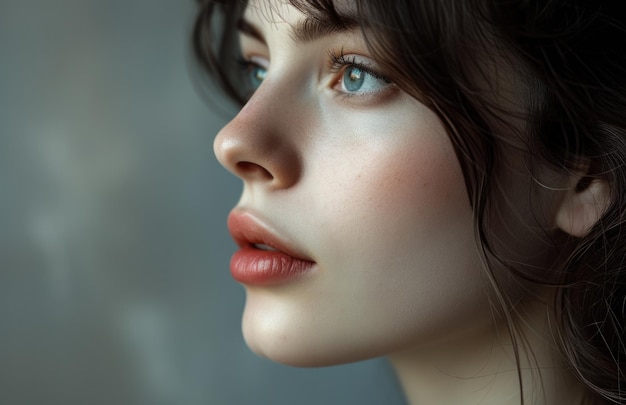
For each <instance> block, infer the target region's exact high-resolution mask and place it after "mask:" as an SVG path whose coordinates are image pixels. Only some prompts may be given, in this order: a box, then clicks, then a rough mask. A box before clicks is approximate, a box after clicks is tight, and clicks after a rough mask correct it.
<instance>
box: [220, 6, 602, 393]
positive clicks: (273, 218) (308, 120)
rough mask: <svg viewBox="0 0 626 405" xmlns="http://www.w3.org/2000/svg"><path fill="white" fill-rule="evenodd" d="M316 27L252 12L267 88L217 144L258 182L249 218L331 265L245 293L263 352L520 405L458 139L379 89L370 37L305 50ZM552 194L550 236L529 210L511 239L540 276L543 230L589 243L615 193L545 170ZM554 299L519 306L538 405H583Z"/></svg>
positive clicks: (254, 62) (251, 327) (225, 160)
mask: <svg viewBox="0 0 626 405" xmlns="http://www.w3.org/2000/svg"><path fill="white" fill-rule="evenodd" d="M270 10H271V11H270ZM305 18H306V16H305V15H303V14H302V13H300V12H299V11H297V10H295V9H294V8H293V7H292V6H290V5H287V4H284V3H283V2H281V1H275V0H270V1H260V2H258V1H252V2H251V4H250V5H249V6H248V8H247V10H246V12H245V15H244V21H245V23H244V24H243V27H244V28H242V32H241V35H240V37H241V47H242V54H243V57H244V59H246V60H248V61H249V62H250V66H251V67H250V74H251V76H252V77H253V79H256V80H257V82H258V84H259V86H258V89H256V91H255V92H254V94H253V95H252V96H251V98H250V100H249V102H248V103H247V104H246V105H245V106H244V107H243V109H242V110H241V112H240V113H239V114H238V115H237V116H236V117H235V119H233V120H232V121H231V122H230V123H229V124H228V125H227V126H226V127H225V128H224V129H223V130H222V131H221V132H220V133H219V134H218V136H217V138H216V140H215V153H216V155H217V157H218V159H219V161H220V162H221V163H222V164H223V165H224V166H225V167H226V168H227V169H229V170H230V171H232V172H233V173H234V174H236V175H237V176H239V177H240V178H241V179H242V180H243V183H244V191H243V194H242V197H241V199H240V201H239V203H238V204H237V207H236V208H235V210H236V211H237V212H240V213H244V214H245V215H247V216H250V217H252V218H253V219H254V221H256V222H258V223H260V224H262V226H263V227H265V228H267V229H269V230H271V232H272V233H273V234H275V235H277V236H278V237H279V238H281V239H284V240H288V241H289V243H290V244H291V246H292V247H294V249H296V250H297V251H298V253H299V254H301V255H303V256H305V257H306V258H308V259H309V260H311V261H313V262H315V271H313V272H311V273H310V274H306V275H305V276H304V277H302V278H298V279H297V280H292V281H289V282H285V283H282V284H280V285H272V286H245V288H246V293H247V301H246V307H245V312H244V316H243V322H242V327H243V333H244V337H245V339H246V342H247V343H248V345H249V346H250V347H251V348H252V349H253V350H254V351H255V352H257V353H258V354H260V355H262V356H265V357H268V358H270V359H272V360H275V361H278V362H282V363H285V364H290V365H295V366H323V365H332V364H341V363H346V362H352V361H358V360H363V359H368V358H372V357H377V356H388V358H389V359H390V361H391V363H392V364H393V365H394V368H395V370H396V372H397V374H398V377H399V379H400V382H401V383H402V386H403V388H404V391H405V393H406V396H407V400H408V402H409V403H410V404H412V405H418V404H419V405H427V404H444V405H445V404H448V405H455V404H464V405H466V404H472V405H473V404H485V405H486V404H493V405H496V404H498V405H507V404H511V405H513V404H519V403H520V397H521V394H520V390H519V385H518V373H517V363H516V361H515V356H514V352H513V350H512V346H511V343H510V338H509V333H508V329H507V328H506V324H505V322H504V319H503V318H502V317H500V316H498V315H496V314H494V311H493V305H492V303H493V302H494V299H495V297H494V294H493V293H492V291H491V284H490V283H489V281H488V279H487V277H486V276H485V272H484V268H483V262H482V261H481V258H480V256H479V255H478V251H477V248H476V246H477V241H476V239H475V235H474V232H473V222H472V208H471V205H470V203H469V199H468V197H467V191H466V187H465V184H464V179H463V175H462V172H461V169H460V165H459V163H458V161H457V159H456V156H455V153H454V149H453V147H452V144H451V142H450V140H449V138H448V136H447V134H446V132H445V131H444V129H443V126H442V125H441V123H440V122H439V121H438V118H437V116H436V115H435V114H434V113H433V112H432V111H430V110H429V109H428V108H426V107H425V106H424V105H423V104H422V103H420V102H419V101H417V100H415V99H414V98H412V97H410V96H409V95H408V94H406V93H405V92H403V91H402V90H401V89H400V88H398V87H397V86H395V85H394V84H393V83H391V82H389V81H387V80H386V79H385V77H384V75H382V73H381V72H377V70H376V69H377V63H376V61H375V60H373V59H372V57H371V56H370V53H369V51H368V49H367V47H366V45H365V42H364V39H363V38H362V36H361V33H360V31H359V30H358V28H357V29H354V30H351V29H347V30H343V31H338V32H317V33H316V34H315V35H308V36H307V38H304V37H305V36H304V35H298V33H299V31H298V30H301V27H302V22H303V21H304V20H305ZM299 27H300V28H299ZM300 34H302V33H301V32H300ZM309 34H310V33H309ZM333 53H335V56H334V59H333V57H331V56H330V55H332V54H333ZM337 54H339V57H337ZM338 60H339V62H338ZM333 64H334V65H336V66H333ZM363 67H365V68H366V69H368V70H369V71H366V70H364V69H363ZM505 98H506V97H505ZM518 158H519V157H516V156H512V157H511V162H513V163H511V172H510V173H505V174H503V176H504V177H503V178H505V179H507V181H506V182H504V184H509V185H510V189H507V188H505V189H504V190H502V193H503V194H507V195H510V196H513V198H511V199H510V200H511V201H513V203H515V204H521V203H522V202H524V201H526V199H524V198H515V197H514V196H515V195H516V194H518V193H519V194H520V195H522V196H523V195H524V193H525V192H528V190H529V184H530V183H531V179H530V178H529V176H527V174H526V173H525V172H524V170H523V165H522V164H521V159H518ZM516 162H517V163H516ZM546 179H547V180H546V181H549V182H550V184H551V190H550V192H549V193H548V192H546V196H545V201H544V202H543V203H542V205H543V206H542V212H543V215H542V217H541V218H539V219H537V218H535V219H533V220H536V221H540V222H541V223H537V224H534V223H532V220H531V219H530V218H527V217H526V216H529V215H528V213H529V210H530V208H529V207H527V206H524V205H519V206H518V205H515V206H512V207H509V208H511V212H510V213H509V215H508V216H504V217H503V218H502V219H501V221H502V223H501V224H500V225H501V226H498V229H494V232H499V236H500V240H501V241H503V243H508V242H507V241H509V242H510V243H511V244H514V245H515V246H518V247H519V248H518V251H516V252H514V253H512V254H513V255H514V256H515V257H518V256H519V257H526V256H529V255H531V253H532V257H533V262H536V263H537V264H540V262H541V261H542V260H545V257H546V256H547V255H548V253H545V254H544V252H545V250H546V249H545V248H544V247H543V246H541V245H540V244H539V242H533V239H532V238H531V237H530V236H529V235H530V234H532V230H533V229H534V228H533V227H534V226H535V225H536V226H541V227H544V228H548V229H555V230H556V229H561V230H564V231H565V232H569V233H571V234H575V233H576V232H583V231H584V230H585V229H588V227H589V226H590V225H591V224H592V223H593V222H594V221H595V220H596V219H597V217H598V215H599V214H600V212H601V207H600V208H598V207H599V206H600V205H601V204H598V203H597V201H599V200H602V199H603V198H604V197H605V194H606V190H605V188H604V187H603V186H602V185H601V184H600V185H597V184H596V185H594V187H590V188H589V189H590V190H591V189H593V190H594V191H589V192H588V193H587V194H584V195H583V194H581V193H574V192H573V191H572V190H573V189H574V186H575V185H576V182H577V180H578V179H577V178H572V176H571V175H568V176H564V175H559V174H555V173H552V172H548V171H546ZM555 190H557V191H555ZM590 193H595V194H593V195H590ZM590 201H591V202H592V203H589V202H590ZM520 224H530V225H528V226H523V227H521V228H520V227H519V226H518V225H520ZM510 229H515V232H513V231H510ZM520 229H522V230H521V231H520ZM524 232H528V235H526V234H525V233H524ZM526 236H528V237H526ZM520 238H521V239H524V243H521V244H520V243H518V242H519V240H520ZM537 252H539V253H537ZM516 288H519V286H518V285H517V284H515V283H514V282H506V281H505V282H504V289H505V291H504V293H506V294H510V295H512V296H517V295H516V294H518V293H516V291H515V289H516ZM549 294H550V293H549V291H544V290H541V289H537V290H534V291H533V299H532V300H531V299H527V298H526V297H524V296H523V295H522V294H521V293H519V304H518V306H517V307H516V309H517V310H518V311H519V315H520V319H521V320H522V321H521V322H519V324H520V325H521V327H520V329H521V331H522V332H523V333H524V334H525V336H526V338H527V339H528V346H526V345H520V355H521V365H522V368H523V372H522V375H523V377H524V397H525V400H526V401H527V402H526V403H530V404H544V405H548V404H554V405H556V404H564V403H567V404H576V403H577V401H578V402H579V401H580V398H581V397H582V394H583V389H582V387H581V385H580V384H579V383H578V382H576V381H575V379H574V378H573V377H572V376H571V375H570V373H569V372H568V371H567V370H566V368H565V367H564V366H563V364H561V362H560V360H559V354H558V352H557V349H556V345H555V344H554V341H553V337H552V334H551V331H550V327H549V323H550V318H549V316H548V313H549V311H548V307H547V304H546V303H547V302H549ZM526 347H532V350H533V354H534V358H535V360H536V362H532V361H528V360H527V357H528V355H529V353H528V352H527V351H526ZM539 369H540V370H541V372H540V373H537V370H539Z"/></svg>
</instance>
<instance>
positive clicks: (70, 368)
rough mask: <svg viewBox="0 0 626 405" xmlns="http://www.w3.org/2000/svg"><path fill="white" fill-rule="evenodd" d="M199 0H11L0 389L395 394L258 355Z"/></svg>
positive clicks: (5, 62)
mask: <svg viewBox="0 0 626 405" xmlns="http://www.w3.org/2000/svg"><path fill="white" fill-rule="evenodd" d="M194 12H195V5H194V3H193V1H192V0H185V1H174V0H150V1H148V0H108V1H103V0H100V1H96V0H56V1H50V0H31V1H26V0H0V213H1V214H0V405H7V404H19V405H30V404H64V405H74V404H107V405H108V404H129V405H135V404H150V405H160V404H181V405H200V404H202V405H244V404H245V405H247V404H250V405H253V404H254V405H266V404H267V405H281V404H285V405H286V404H289V405H293V404H311V405H313V404H315V405H318V404H386V405H389V404H401V403H403V401H402V399H401V394H400V393H399V391H398V389H397V386H396V382H395V379H394V378H393V376H392V374H391V371H390V368H389V366H388V365H387V363H386V362H384V361H382V360H374V361H369V362H364V363H359V364H352V365H347V366H341V367H331V368H322V369H295V368H290V367H285V366H281V365H276V364H273V363H271V362H269V361H267V360H264V359H260V358H258V357H256V356H255V355H254V354H252V353H251V352H250V351H249V350H248V349H247V348H246V346H245V344H244V343H243V340H242V338H241V334H240V326H239V322H240V315H241V311H242V308H243V302H244V293H243V289H242V288H241V287H240V286H239V285H237V284H236V283H235V282H234V281H232V280H231V278H230V275H229V272H228V261H229V257H230V254H231V253H232V252H233V251H234V244H233V243H232V242H231V241H230V238H229V236H228V234H227V230H226V226H225V223H226V215H227V213H228V211H229V209H230V208H231V207H232V205H233V204H234V203H235V202H236V200H237V197H238V194H239V190H240V183H239V181H238V180H237V179H236V178H235V177H233V176H231V175H230V174H228V173H227V172H226V171H225V170H224V169H222V168H221V167H220V166H219V164H218V163H217V162H216V161H215V159H214V157H213V153H212V139H213V135H214V134H215V133H216V132H217V130H218V129H219V127H220V126H221V125H223V124H224V123H225V122H226V120H227V119H228V117H229V116H230V115H231V114H232V113H233V110H232V109H231V110H230V111H229V110H227V109H225V110H224V111H217V110H216V108H215V106H211V105H210V104H207V103H206V102H203V101H202V99H201V98H200V97H199V95H198V92H197V91H196V90H195V85H194V80H195V79H194V77H195V76H194V74H192V73H190V71H192V70H193V69H192V68H191V67H190V66H191V65H192V62H191V57H190V48H189V35H190V30H191V24H192V21H193V17H194Z"/></svg>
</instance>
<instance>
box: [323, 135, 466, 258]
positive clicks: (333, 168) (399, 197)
mask: <svg viewBox="0 0 626 405" xmlns="http://www.w3.org/2000/svg"><path fill="white" fill-rule="evenodd" d="M437 135H439V134H437ZM443 136H444V138H443V139H441V138H439V137H438V136H433V135H432V134H420V133H419V132H417V133H411V135H410V136H409V135H407V136H404V137H401V139H396V140H391V141H386V142H385V141H382V142H377V143H374V144H373V146H372V144H368V147H367V148H362V149H361V148H354V149H352V151H351V152H350V156H352V157H351V158H350V159H345V158H344V159H341V158H340V155H341V154H339V153H337V154H336V155H335V157H334V158H333V159H332V161H327V162H326V164H325V167H324V171H325V173H326V174H325V176H324V178H325V179H327V180H326V181H325V182H324V183H320V184H319V191H318V196H320V198H319V200H318V201H320V204H322V205H321V206H320V207H319V210H318V212H319V213H320V214H321V218H320V221H319V222H318V224H319V226H321V227H325V228H327V230H328V232H324V233H325V234H329V235H333V236H332V238H331V240H332V242H331V243H334V244H335V245H334V246H337V251H336V254H337V256H338V257H341V256H342V255H343V256H344V257H345V250H343V249H342V248H341V247H344V248H345V247H346V246H350V247H351V248H352V249H353V250H357V251H358V250H359V249H362V250H363V252H362V253H363V254H364V255H370V254H371V249H372V248H376V249H385V250H387V251H389V250H390V249H398V248H399V247H400V246H401V245H403V244H404V245H410V244H417V243H419V242H420V240H422V241H427V240H428V239H431V238H432V237H433V236H434V234H439V233H441V232H446V231H445V230H446V228H448V229H449V228H450V227H452V228H454V227H456V226H458V224H459V222H460V221H461V222H467V221H466V220H467V218H468V217H469V216H470V214H471V211H469V203H468V201H467V195H466V191H465V185H464V181H463V176H462V173H461V171H460V168H459V165H458V163H457V160H456V157H455V154H454V150H453V148H452V146H451V145H450V144H449V142H448V140H447V138H445V135H443ZM391 137H392V135H390V136H389V138H391ZM407 239H410V241H409V240H407ZM409 247H410V246H409ZM381 260H383V259H382V257H381ZM381 264H382V263H381Z"/></svg>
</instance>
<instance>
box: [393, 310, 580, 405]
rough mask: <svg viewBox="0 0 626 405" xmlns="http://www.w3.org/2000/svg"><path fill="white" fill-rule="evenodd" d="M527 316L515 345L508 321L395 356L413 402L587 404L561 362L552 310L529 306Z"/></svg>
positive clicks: (415, 404)
mask: <svg viewBox="0 0 626 405" xmlns="http://www.w3.org/2000/svg"><path fill="white" fill-rule="evenodd" d="M518 309H519V308H518ZM524 313H525V316H524V317H523V321H522V322H519V323H518V329H519V330H518V333H516V336H517V343H516V344H515V345H514V344H513V343H512V339H511V335H510V333H509V332H508V328H507V327H506V326H505V325H506V324H504V322H502V323H503V324H504V325H491V326H490V327H489V328H485V329H484V330H483V331H481V332H480V333H474V334H472V335H471V336H464V337H463V338H462V339H455V340H454V341H450V342H444V343H439V344H437V346H436V347H433V346H429V347H427V348H425V347H419V348H410V349H408V350H404V351H402V352H398V353H394V354H392V355H391V356H389V359H390V361H391V363H392V364H393V366H394V368H395V371H396V373H397V375H398V378H399V380H400V383H401V385H402V387H403V389H404V392H405V394H406V397H407V400H408V403H409V404H410V405H433V404H436V405H457V404H458V405H474V404H480V405H520V404H522V398H523V404H524V405H560V404H581V403H582V401H583V397H584V392H585V390H584V388H583V386H582V385H581V384H580V383H579V382H578V381H577V380H576V379H575V378H574V377H573V376H572V374H571V373H570V372H569V370H568V369H567V367H566V366H565V365H564V364H563V363H562V361H561V360H560V354H559V351H558V349H557V347H556V345H555V344H554V341H553V339H552V333H551V332H550V329H549V327H548V319H549V318H548V316H547V311H546V307H545V306H544V305H540V304H532V305H527V306H526V307H525V308H524ZM515 347H517V356H516V351H515ZM520 381H521V384H520Z"/></svg>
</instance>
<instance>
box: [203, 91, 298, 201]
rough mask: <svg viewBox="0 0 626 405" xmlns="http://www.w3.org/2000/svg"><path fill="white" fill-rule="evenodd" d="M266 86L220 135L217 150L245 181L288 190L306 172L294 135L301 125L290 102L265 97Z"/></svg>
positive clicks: (222, 158) (267, 95)
mask: <svg viewBox="0 0 626 405" xmlns="http://www.w3.org/2000/svg"><path fill="white" fill-rule="evenodd" d="M264 84H265V83H264ZM263 87H264V86H263V85H262V86H261V88H259V89H258V90H257V92H256V93H255V94H254V95H253V96H252V98H251V99H250V100H249V101H248V103H247V104H246V105H245V106H244V107H243V108H242V110H241V111H240V112H239V114H237V116H236V117H235V118H234V119H233V120H232V121H231V122H230V123H228V125H226V126H225V127H224V128H222V130H221V131H220V132H219V133H218V134H217V136H216V138H215V141H214V144H213V148H214V151H215V155H216V157H217V159H218V160H219V162H220V163H221V164H222V166H224V167H225V168H226V169H228V170H229V171H231V172H232V173H234V174H235V175H237V176H239V177H240V178H241V179H242V180H244V182H246V183H254V184H263V185H264V186H265V187H268V188H270V189H284V188H288V187H291V186H293V185H294V184H295V183H297V181H298V179H299V177H300V174H301V171H302V170H301V158H300V153H299V150H298V146H297V144H296V137H295V136H294V134H295V133H296V132H298V130H297V129H296V127H297V125H298V123H297V122H294V121H293V120H290V119H289V116H290V115H291V113H292V112H293V111H289V110H290V108H289V105H288V103H286V101H285V100H282V101H281V97H280V96H279V95H276V94H274V95H272V94H262V93H261V92H262V91H263V90H262V88H263ZM266 93H267V92H266ZM290 121H291V122H290Z"/></svg>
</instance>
